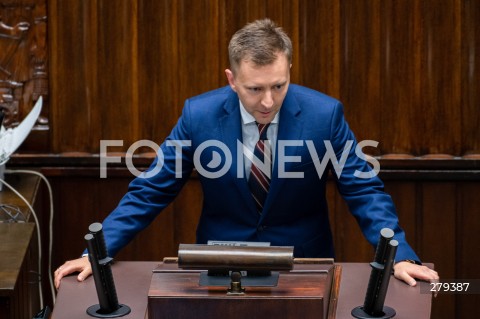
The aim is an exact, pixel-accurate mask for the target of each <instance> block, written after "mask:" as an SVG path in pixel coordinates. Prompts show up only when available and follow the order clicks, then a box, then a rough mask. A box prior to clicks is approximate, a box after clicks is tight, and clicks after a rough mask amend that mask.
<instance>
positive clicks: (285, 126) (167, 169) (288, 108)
mask: <svg viewBox="0 0 480 319" xmlns="http://www.w3.org/2000/svg"><path fill="white" fill-rule="evenodd" d="M349 140H350V141H354V143H353V145H352V147H351V149H350V152H349V153H348V158H347V160H346V163H345V165H344V167H343V171H342V172H341V174H340V176H339V177H337V176H336V174H335V173H334V174H333V175H334V176H335V178H336V180H337V185H338V189H339V191H340V193H341V195H342V196H343V198H344V199H345V200H346V202H347V203H348V206H349V209H350V211H351V213H352V214H353V215H354V216H355V218H356V219H357V221H358V223H359V225H360V227H361V229H362V231H363V233H364V235H365V237H366V238H367V240H368V241H369V242H370V243H372V244H373V245H375V244H376V243H377V241H378V238H379V234H380V230H381V229H382V228H383V227H389V228H392V229H393V230H394V232H395V239H397V240H398V241H399V247H398V250H397V258H396V259H397V260H403V259H415V260H418V257H417V256H416V255H415V253H414V252H413V250H412V249H411V248H410V246H409V245H408V244H407V242H406V240H405V234H404V232H403V230H402V229H401V228H400V227H399V224H398V219H397V215H396V213H395V208H394V205H393V203H392V200H391V198H390V196H389V195H387V194H386V193H385V192H384V191H383V184H382V182H381V181H380V180H379V179H378V178H377V177H374V178H369V179H361V178H357V177H355V176H354V172H355V171H362V172H368V171H371V168H370V166H369V165H368V163H367V162H366V161H365V160H363V159H360V158H359V157H358V156H357V155H356V154H355V147H356V145H357V144H356V142H355V137H354V135H353V133H352V132H351V130H350V129H349V127H348V125H347V123H346V122H345V119H344V117H343V107H342V105H341V103H339V102H338V101H337V100H335V99H333V98H331V97H328V96H326V95H324V94H322V93H319V92H316V91H313V90H310V89H307V88H304V87H301V86H298V85H293V84H291V85H290V86H289V89H288V93H287V95H286V97H285V100H284V103H283V106H282V108H281V110H280V119H279V126H278V141H277V146H276V154H275V161H274V167H273V174H272V180H271V186H270V192H269V194H268V197H267V200H266V203H265V205H264V210H263V213H262V214H258V212H257V211H256V208H255V204H254V201H253V199H252V196H251V194H250V192H249V189H248V185H247V180H246V178H245V177H244V176H245V174H244V172H243V170H244V166H243V162H242V161H241V160H242V156H241V149H240V150H238V144H239V143H241V141H242V129H241V115H240V110H239V99H238V96H237V94H236V93H235V92H233V91H232V90H231V89H230V87H223V88H220V89H217V90H214V91H211V92H207V93H205V94H202V95H200V96H196V97H193V98H191V99H189V100H187V101H186V103H185V106H184V109H183V113H182V116H181V117H180V119H179V121H178V123H177V124H176V126H175V127H174V128H173V130H172V132H171V134H170V136H169V137H168V138H167V139H166V141H165V142H164V143H163V144H162V145H161V148H160V150H161V151H159V155H158V156H157V158H156V160H155V161H154V163H153V164H152V167H151V168H150V169H151V170H152V169H153V168H154V167H157V171H158V173H156V174H154V176H152V177H148V178H143V177H140V178H139V177H137V178H136V179H134V180H133V181H132V182H131V184H130V186H129V190H128V193H127V194H126V195H125V196H124V197H123V199H122V200H121V202H120V203H119V206H118V207H117V208H116V209H115V210H114V211H113V212H112V213H111V214H110V215H109V216H108V217H107V218H106V220H105V221H104V223H103V226H104V233H105V238H106V242H107V247H108V250H109V254H110V255H111V256H113V255H115V254H116V253H117V252H118V251H119V250H120V249H121V248H122V247H123V246H125V245H126V244H127V243H128V242H129V241H130V240H131V239H132V238H133V237H134V236H135V235H136V234H137V233H138V232H139V231H140V230H142V229H143V228H145V227H146V226H147V225H148V224H149V223H150V222H151V221H152V220H153V219H154V218H155V216H157V215H158V214H159V213H160V212H161V211H162V209H163V208H165V207H166V206H167V205H168V204H169V203H170V202H171V201H173V199H174V198H175V196H176V195H177V194H178V192H179V191H180V189H181V187H182V186H183V185H184V184H185V182H186V181H187V180H188V178H189V175H190V173H191V172H192V169H193V168H194V167H196V168H197V171H199V176H200V181H201V185H202V189H203V194H204V200H203V208H202V214H201V217H200V220H199V224H198V228H197V242H198V243H206V242H207V240H210V239H211V240H241V241H266V242H270V243H271V244H272V245H277V246H294V254H295V256H296V257H333V256H334V249H333V242H332V235H331V231H330V226H329V218H328V209H327V202H326V198H325V190H326V180H327V175H328V173H327V172H328V171H327V170H326V171H325V172H324V173H323V174H319V172H318V171H317V170H316V167H315V163H314V159H313V158H315V159H319V161H321V160H322V159H323V157H324V155H325V153H326V151H327V149H326V146H325V142H324V141H330V143H331V145H332V146H333V149H334V150H335V153H336V155H337V158H338V159H340V157H341V155H342V152H343V151H344V148H345V146H346V145H347V143H348V141H349ZM174 141H188V142H182V143H183V146H182V147H181V153H180V152H179V151H178V150H179V149H180V147H177V148H175V147H174V146H169V144H168V143H173V142H174ZM212 141H215V142H213V143H212ZM280 141H287V142H280ZM289 141H296V142H289ZM306 141H311V142H309V143H312V144H311V146H312V145H313V146H314V149H315V152H316V153H317V154H316V155H314V156H312V151H311V150H310V151H309V148H308V147H307V142H306ZM215 143H217V145H216V146H215V145H213V144H215ZM279 143H284V146H283V147H281V146H279V145H280V144H279ZM239 152H240V154H239ZM279 152H284V154H280V156H279ZM315 152H313V153H315ZM212 154H215V155H216V156H213V155H212ZM238 155H240V156H238ZM285 156H291V157H285ZM179 157H181V170H180V171H179V169H180V167H179V165H178V161H177V158H179ZM312 157H313V158H312ZM282 158H283V159H285V160H282ZM230 160H231V161H230ZM212 167H213V169H212ZM328 168H329V169H331V168H332V165H331V162H330V164H329V165H328ZM222 170H223V171H222ZM282 172H303V178H284V177H282V176H281V174H282ZM320 173H321V172H320ZM209 174H211V175H209ZM213 175H217V176H213Z"/></svg>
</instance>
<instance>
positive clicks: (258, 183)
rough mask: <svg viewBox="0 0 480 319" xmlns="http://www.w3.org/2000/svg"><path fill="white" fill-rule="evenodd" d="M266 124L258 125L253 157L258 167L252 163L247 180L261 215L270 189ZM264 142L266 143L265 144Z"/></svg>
mask: <svg viewBox="0 0 480 319" xmlns="http://www.w3.org/2000/svg"><path fill="white" fill-rule="evenodd" d="M269 125H270V123H268V124H258V123H257V126H258V132H259V133H260V138H259V140H258V142H257V144H256V145H255V150H254V152H253V155H254V156H255V157H256V158H258V160H259V162H258V165H255V162H252V168H251V170H250V177H249V178H248V186H249V187H250V191H251V192H252V196H253V199H254V200H255V205H256V206H257V210H258V213H259V214H261V213H262V210H263V204H264V203H265V199H266V198H267V194H268V190H269V189H270V177H271V171H272V152H271V147H270V142H269V141H268V140H267V130H268V126H269ZM265 141H266V142H265Z"/></svg>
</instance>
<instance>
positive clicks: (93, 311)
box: [87, 304, 131, 318]
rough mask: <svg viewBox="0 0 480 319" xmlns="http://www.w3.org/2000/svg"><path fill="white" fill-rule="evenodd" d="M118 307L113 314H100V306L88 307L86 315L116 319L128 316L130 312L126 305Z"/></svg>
mask: <svg viewBox="0 0 480 319" xmlns="http://www.w3.org/2000/svg"><path fill="white" fill-rule="evenodd" d="M118 306H119V307H118V309H117V310H115V311H114V312H110V313H102V312H101V311H100V305H99V304H96V305H93V306H90V307H88V309H87V314H89V315H90V316H92V317H96V318H117V317H123V316H125V315H128V314H129V313H130V311H131V310H130V307H129V306H127V305H118Z"/></svg>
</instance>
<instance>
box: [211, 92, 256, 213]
mask: <svg viewBox="0 0 480 319" xmlns="http://www.w3.org/2000/svg"><path fill="white" fill-rule="evenodd" d="M224 109H225V116H223V117H222V118H221V119H220V121H219V123H220V126H221V132H222V141H223V142H224V143H225V144H226V146H227V148H228V149H229V150H230V152H231V154H232V165H231V167H230V170H229V172H228V174H229V175H230V178H233V179H234V184H235V185H236V186H237V188H238V191H239V192H240V194H241V196H242V198H243V200H244V201H245V203H247V205H248V206H249V207H250V208H251V209H250V210H251V211H252V212H255V214H256V208H255V203H254V201H253V198H252V194H251V193H250V189H249V188H248V183H247V179H246V178H245V169H244V167H245V165H244V163H243V154H242V155H241V156H242V162H241V163H238V161H237V156H239V153H238V151H237V142H238V141H240V142H242V140H243V138H242V126H241V123H242V117H241V114H240V104H239V100H238V96H237V94H236V93H234V92H233V91H232V94H230V97H229V98H228V100H227V102H226V103H225V106H224ZM238 169H240V170H241V174H242V175H243V178H239V177H238V176H239V172H238V171H237V170H238Z"/></svg>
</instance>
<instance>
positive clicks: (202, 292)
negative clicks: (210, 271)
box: [148, 264, 338, 319]
mask: <svg viewBox="0 0 480 319" xmlns="http://www.w3.org/2000/svg"><path fill="white" fill-rule="evenodd" d="M337 267H338V266H337ZM175 268H176V265H175V266H174V267H173V266H172V265H165V264H161V265H160V266H159V268H158V269H157V270H156V271H154V273H153V276H152V281H151V286H150V290H149V294H148V318H149V319H160V318H209V319H215V318H222V319H223V318H229V319H230V318H234V319H236V318H238V319H240V318H241V319H245V318H247V319H256V318H261V319H265V318H305V319H309V318H316V319H323V318H327V314H328V310H329V309H328V308H329V306H330V303H329V301H330V293H331V289H332V286H333V285H336V283H333V281H334V280H336V279H335V278H336V277H335V276H334V274H333V273H334V269H335V266H333V265H296V266H295V268H294V269H293V270H292V271H285V272H281V273H280V277H279V280H278V285H277V286H275V287H244V288H245V293H244V294H242V295H228V294H227V288H229V287H228V286H225V287H223V286H216V287H207V286H200V285H199V277H200V273H201V271H185V270H179V269H178V268H177V269H175ZM337 284H338V283H337ZM333 299H335V298H333Z"/></svg>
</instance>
